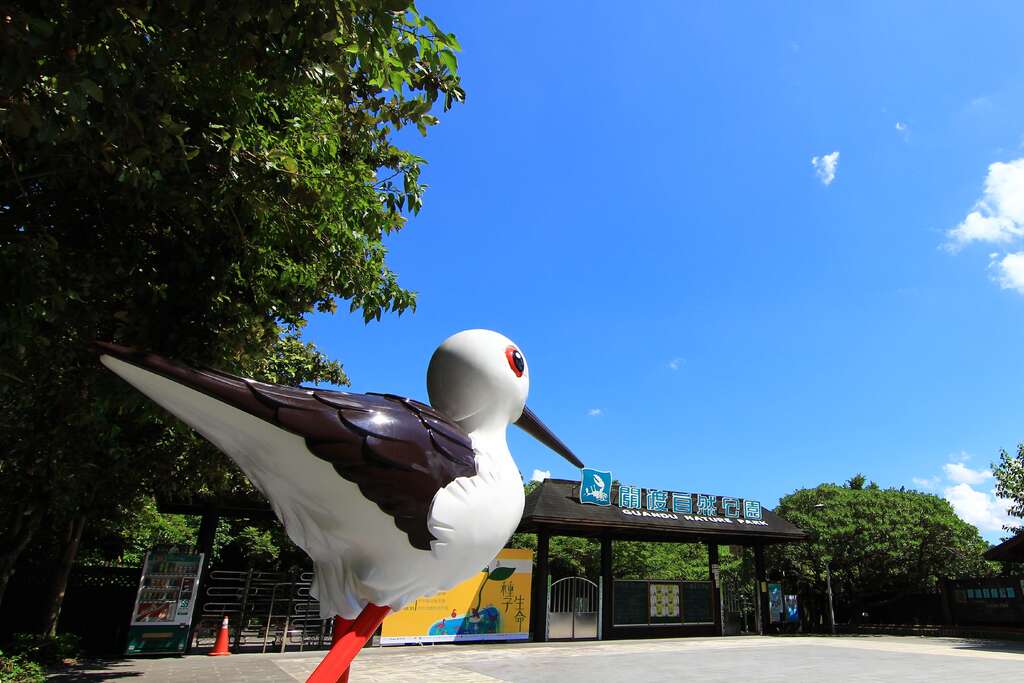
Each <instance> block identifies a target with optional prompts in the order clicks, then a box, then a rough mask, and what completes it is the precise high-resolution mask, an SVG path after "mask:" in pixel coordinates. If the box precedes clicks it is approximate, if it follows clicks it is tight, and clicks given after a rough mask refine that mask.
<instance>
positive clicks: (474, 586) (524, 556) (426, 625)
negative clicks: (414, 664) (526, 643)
mask: <svg viewBox="0 0 1024 683" xmlns="http://www.w3.org/2000/svg"><path fill="white" fill-rule="evenodd" d="M532 579H533V551H532V550H520V549H513V548H505V549H504V550H502V551H501V552H500V553H498V556H497V557H496V558H495V559H494V560H493V561H492V562H491V563H490V564H488V565H487V566H486V567H484V568H482V569H481V571H480V572H479V573H478V574H477V575H476V576H473V577H470V578H469V579H466V580H465V581H463V582H462V583H460V584H459V585H458V586H456V587H455V588H453V589H451V590H450V591H445V592H444V593H438V594H437V595H432V596H430V597H428V598H420V599H418V600H416V601H414V602H411V603H409V604H408V605H406V606H405V607H404V608H402V609H401V610H399V611H398V612H395V613H394V614H390V615H388V617H387V618H386V619H385V620H384V623H383V625H382V626H381V633H380V643H381V645H406V644H409V643H452V642H456V641H458V642H463V641H472V640H526V639H527V638H528V637H529V635H530V586H531V581H532Z"/></svg>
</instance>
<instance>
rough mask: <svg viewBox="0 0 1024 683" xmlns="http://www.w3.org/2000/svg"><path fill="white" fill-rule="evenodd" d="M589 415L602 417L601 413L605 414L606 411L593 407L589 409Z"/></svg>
mask: <svg viewBox="0 0 1024 683" xmlns="http://www.w3.org/2000/svg"><path fill="white" fill-rule="evenodd" d="M587 415H589V416H590V417H600V416H601V415H604V411H603V410H601V409H600V408H591V409H590V410H588V411H587Z"/></svg>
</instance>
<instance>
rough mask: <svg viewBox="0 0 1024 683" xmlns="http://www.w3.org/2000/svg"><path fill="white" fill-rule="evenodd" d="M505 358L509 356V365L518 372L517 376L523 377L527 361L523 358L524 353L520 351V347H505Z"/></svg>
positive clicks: (513, 370)
mask: <svg viewBox="0 0 1024 683" xmlns="http://www.w3.org/2000/svg"><path fill="white" fill-rule="evenodd" d="M505 358H508V366H509V367H510V368H512V372H514V373H516V377H522V376H523V371H524V370H526V361H525V360H523V354H521V353H519V349H517V348H516V347H514V346H510V347H508V348H507V349H505Z"/></svg>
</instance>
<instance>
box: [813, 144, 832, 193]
mask: <svg viewBox="0 0 1024 683" xmlns="http://www.w3.org/2000/svg"><path fill="white" fill-rule="evenodd" d="M811 166H813V167H814V172H815V173H816V174H817V175H818V178H819V179H820V180H821V182H822V183H824V184H825V185H826V186H828V185H831V184H832V181H833V180H835V179H836V167H838V166H839V151H838V150H836V151H835V152H832V153H831V154H825V155H824V156H820V157H811Z"/></svg>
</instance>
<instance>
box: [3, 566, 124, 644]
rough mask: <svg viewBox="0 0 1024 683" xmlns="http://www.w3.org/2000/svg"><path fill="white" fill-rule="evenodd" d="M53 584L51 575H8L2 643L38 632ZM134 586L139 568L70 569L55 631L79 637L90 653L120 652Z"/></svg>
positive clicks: (18, 573) (45, 573)
mask: <svg viewBox="0 0 1024 683" xmlns="http://www.w3.org/2000/svg"><path fill="white" fill-rule="evenodd" d="M51 581H52V577H51V576H50V574H49V572H25V571H20V572H16V573H15V574H14V576H12V577H11V581H10V583H9V584H8V585H7V591H6V593H5V594H4V601H3V605H2V607H0V639H6V638H8V637H10V636H11V635H12V634H15V633H26V632H38V631H39V629H40V628H41V625H42V620H43V614H42V612H43V610H44V609H45V605H46V600H47V596H48V595H49V591H50V582H51ZM138 587H139V570H138V569H137V568H130V567H129V568H125V567H74V568H73V569H72V571H71V576H70V577H69V578H68V586H67V591H66V592H65V594H64V604H63V606H62V607H61V611H60V621H59V622H58V624H57V631H58V632H60V633H74V634H77V635H78V636H80V637H81V638H82V647H83V649H84V650H85V651H86V652H87V653H88V654H95V655H118V654H123V653H124V649H125V644H126V643H127V638H128V622H129V620H130V619H131V615H132V607H133V606H134V605H135V594H136V591H137V590H138Z"/></svg>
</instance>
